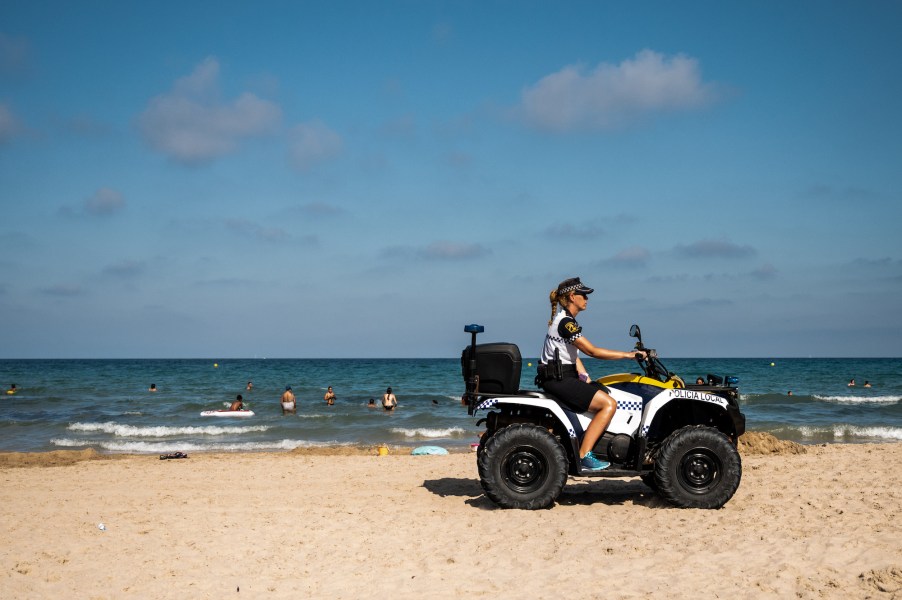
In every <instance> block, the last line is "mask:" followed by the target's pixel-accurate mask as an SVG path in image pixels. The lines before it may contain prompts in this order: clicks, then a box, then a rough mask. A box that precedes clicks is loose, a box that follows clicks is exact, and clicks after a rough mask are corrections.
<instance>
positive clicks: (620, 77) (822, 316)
mask: <svg viewBox="0 0 902 600" xmlns="http://www.w3.org/2000/svg"><path fill="white" fill-rule="evenodd" d="M900 30H902V4H900V3H899V2H889V1H875V2H864V3H861V2H851V1H850V2H820V1H819V2H789V3H787V2H755V3H737V4H734V3H721V2H692V3H672V2H641V3H623V2H567V3H551V2H501V1H497V2H492V1H487V2H468V1H456V2H413V1H386V2H276V1H268V2H262V3H249V2H248V3H237V2H221V1H220V2H167V1H162V2H153V3H147V2H123V1H115V2H112V1H111V2H105V1H96V2H81V3H76V2H62V1H59V2H42V1H34V0H28V1H19V0H6V1H4V2H3V3H2V4H0V330H2V332H3V342H2V344H0V357H3V358H32V357H37V358H42V357H62V358H65V357H99V358H119V357H122V358H125V357H137V358H143V357H212V358H226V357H253V356H258V357H272V358H274V357H453V356H457V355H459V352H460V349H461V348H462V347H463V346H464V345H465V344H466V343H467V341H468V337H467V336H466V335H465V334H464V333H463V325H464V324H465V323H470V322H478V323H481V324H484V325H485V326H486V333H485V334H484V340H485V341H490V340H494V341H502V340H503V341H511V342H516V343H518V344H519V345H520V346H521V350H522V351H523V353H524V355H527V356H531V355H534V354H536V352H538V349H539V347H540V344H541V342H542V338H543V336H544V328H545V323H546V321H547V319H548V316H549V305H548V300H547V295H548V292H549V291H550V290H551V289H552V288H553V287H555V286H556V284H557V283H558V282H559V281H560V280H562V279H565V278H567V277H571V276H580V277H582V279H583V281H584V282H586V283H588V284H589V285H591V286H593V287H594V288H595V289H596V293H595V294H594V295H593V296H592V297H591V300H590V303H589V310H588V311H587V312H585V313H583V314H582V315H580V322H581V323H582V325H583V327H584V330H585V332H586V334H587V336H588V338H589V339H590V340H591V341H592V342H593V343H595V344H597V345H601V346H606V347H609V348H616V349H627V348H629V347H630V342H631V340H630V339H629V338H628V337H627V331H628V329H629V326H630V324H631V323H633V322H637V323H639V324H640V325H641V326H642V328H643V332H644V337H645V338H646V342H647V343H648V344H649V345H653V346H655V347H657V348H658V349H659V351H660V353H661V354H662V356H682V357H691V356H698V357H707V356H710V357H718V356H721V357H740V356H761V357H783V356H886V355H892V356H900V355H902V310H900V305H902V302H900V297H902V241H900V236H899V226H900V224H902V193H900V190H902V168H900V167H902V112H900V108H899V107H900V106H902V68H900V66H899V59H900V57H902V37H900V36H899V35H898V32H899V31H900Z"/></svg>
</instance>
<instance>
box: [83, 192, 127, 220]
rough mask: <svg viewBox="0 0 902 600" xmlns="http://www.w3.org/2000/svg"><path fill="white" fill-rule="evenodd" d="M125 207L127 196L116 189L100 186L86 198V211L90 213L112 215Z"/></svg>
mask: <svg viewBox="0 0 902 600" xmlns="http://www.w3.org/2000/svg"><path fill="white" fill-rule="evenodd" d="M123 208H125V197H124V196H123V195H122V194H121V193H120V192H117V191H116V190H113V189H110V188H100V189H99V190H97V191H96V192H94V195H93V196H91V197H90V198H88V199H87V200H85V212H86V213H88V214H90V215H111V214H113V213H115V212H118V211H120V210H122V209H123Z"/></svg>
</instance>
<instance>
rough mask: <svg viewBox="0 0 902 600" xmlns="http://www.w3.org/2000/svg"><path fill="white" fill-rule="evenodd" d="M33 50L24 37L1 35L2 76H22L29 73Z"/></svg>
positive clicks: (0, 68) (0, 63)
mask: <svg viewBox="0 0 902 600" xmlns="http://www.w3.org/2000/svg"><path fill="white" fill-rule="evenodd" d="M30 55H31V48H30V45H29V43H28V40H27V39H25V38H24V37H13V36H9V35H7V34H5V33H0V74H3V75H13V76H15V75H21V74H24V73H25V72H27V71H28V69H29V63H30V62H31V58H30Z"/></svg>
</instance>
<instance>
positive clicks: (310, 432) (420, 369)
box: [0, 359, 902, 453]
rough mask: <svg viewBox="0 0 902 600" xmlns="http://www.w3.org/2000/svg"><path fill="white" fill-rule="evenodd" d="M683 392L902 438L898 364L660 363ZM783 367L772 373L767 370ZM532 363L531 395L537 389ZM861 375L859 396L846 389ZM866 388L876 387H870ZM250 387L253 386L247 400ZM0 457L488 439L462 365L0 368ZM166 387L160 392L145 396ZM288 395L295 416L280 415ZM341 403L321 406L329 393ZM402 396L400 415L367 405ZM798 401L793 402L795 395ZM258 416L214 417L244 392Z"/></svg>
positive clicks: (901, 368) (611, 366)
mask: <svg viewBox="0 0 902 600" xmlns="http://www.w3.org/2000/svg"><path fill="white" fill-rule="evenodd" d="M664 362H665V364H666V365H667V366H668V368H669V369H670V370H671V371H674V372H676V373H677V374H679V375H681V376H682V377H683V378H684V379H685V380H686V381H687V382H690V381H694V380H695V377H696V376H699V375H701V376H705V375H707V374H708V373H712V374H717V375H725V374H730V375H736V376H738V377H739V378H740V383H739V388H740V390H741V392H742V405H743V411H744V412H745V414H746V417H747V419H748V427H749V429H750V430H757V431H767V432H771V433H774V434H775V435H777V436H778V437H781V438H783V439H790V440H795V441H799V442H802V443H821V442H865V441H868V442H875V441H876V442H894V441H900V440H902V359H674V360H666V359H665V360H664ZM772 362H773V366H771V363H772ZM528 363H532V364H533V365H534V364H535V359H524V365H523V376H522V378H521V387H523V388H532V387H533V384H532V377H533V374H534V370H533V367H531V366H529V365H528ZM587 365H588V367H589V369H590V372H591V374H592V376H593V377H600V376H602V375H605V374H609V373H617V372H624V371H636V365H635V363H632V362H628V361H618V362H602V361H594V360H590V361H587ZM853 377H854V378H855V379H856V381H857V382H858V384H859V385H858V386H856V387H854V388H849V387H847V385H846V384H847V383H848V381H849V379H851V378H853ZM865 380H869V381H870V383H871V384H872V386H873V387H871V388H864V387H861V386H862V384H863V383H864V381H865ZM248 381H253V389H252V390H251V391H247V390H246V389H245V387H246V384H247V382H248ZM11 383H15V384H16V385H17V387H18V390H19V391H18V392H17V393H16V394H14V395H7V394H2V395H0V402H2V404H3V406H2V409H3V410H2V411H0V451H44V450H54V449H66V448H71V449H81V448H87V447H90V448H95V449H97V450H100V451H102V452H146V453H163V452H172V451H190V452H200V451H236V452H240V451H256V450H277V449H286V450H287V449H293V448H298V447H308V446H319V445H376V444H382V443H385V444H389V445H393V446H418V445H440V446H445V447H456V448H466V447H467V446H469V444H470V443H472V442H474V441H476V439H477V435H478V433H479V428H477V427H476V420H475V419H474V418H472V417H469V416H468V415H467V413H466V409H465V408H463V407H461V405H460V400H459V399H460V395H461V393H462V392H463V381H462V378H461V374H460V363H459V360H457V359H423V360H419V359H400V360H390V359H379V360H368V359H361V360H347V359H340V360H338V359H336V360H311V359H305V360H301V359H284V360H274V359H247V360H222V361H214V360H0V385H2V390H5V389H6V388H7V387H8V386H9V384H11ZM151 383H154V384H156V387H157V389H158V390H159V391H157V392H155V393H151V392H149V391H148V388H149V386H150V384H151ZM286 385H290V386H292V388H293V390H294V392H295V394H296V396H297V399H298V405H299V407H298V414H297V415H288V416H282V414H281V408H280V406H279V397H280V395H281V393H282V391H283V390H284V389H285V386H286ZM329 385H331V386H333V387H334V389H335V392H336V394H337V395H338V400H337V402H336V403H335V405H334V406H331V407H330V406H327V405H326V404H325V403H324V402H323V399H322V397H323V394H324V393H325V390H326V387H327V386H329ZM388 386H392V388H393V390H394V392H395V394H396V395H397V396H398V400H399V404H400V405H399V407H398V409H397V410H396V411H394V412H393V413H385V412H384V411H382V410H381V409H371V408H367V407H366V404H367V400H368V399H369V398H375V399H376V400H377V403H378V400H379V398H380V397H381V395H382V393H383V392H384V391H385V388H386V387H388ZM790 390H791V391H792V396H789V395H788V392H789V391H790ZM239 393H240V394H242V395H243V396H244V398H245V402H246V403H247V404H248V405H249V407H250V408H251V409H252V410H254V412H255V413H256V416H254V417H252V418H250V419H241V420H238V419H218V418H204V417H201V416H200V412H201V411H204V410H216V409H220V408H224V407H226V406H227V405H228V404H229V403H230V402H231V400H233V399H234V398H235V396H236V395H237V394H239Z"/></svg>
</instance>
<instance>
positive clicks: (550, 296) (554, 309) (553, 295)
mask: <svg viewBox="0 0 902 600" xmlns="http://www.w3.org/2000/svg"><path fill="white" fill-rule="evenodd" d="M548 299H549V300H550V301H551V318H550V319H548V326H549V327H551V324H552V323H554V315H555V314H556V313H557V305H558V304H559V298H558V294H557V288H555V289H553V290H551V293H550V294H548Z"/></svg>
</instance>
